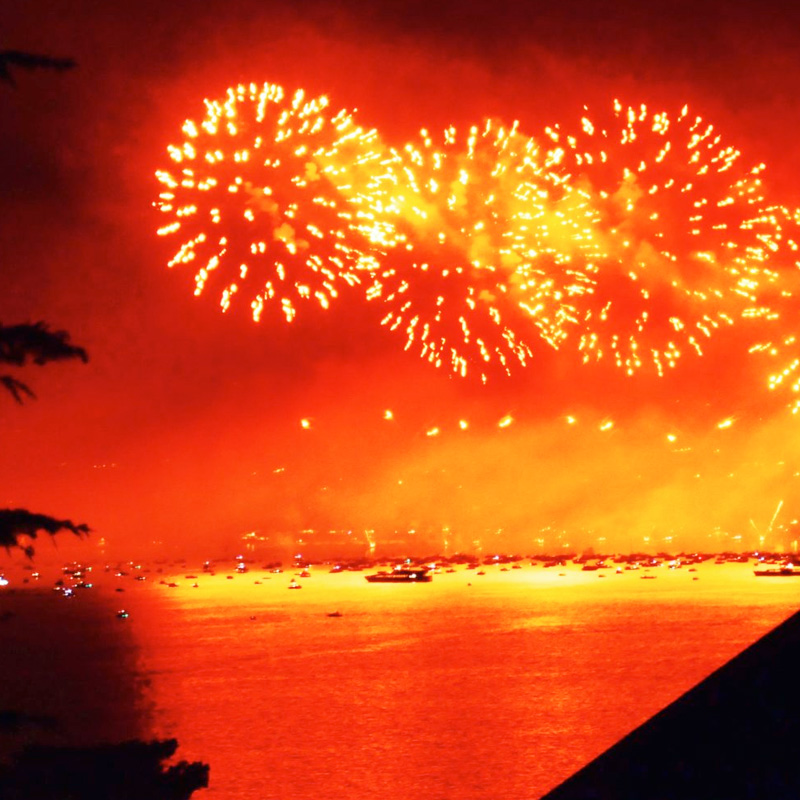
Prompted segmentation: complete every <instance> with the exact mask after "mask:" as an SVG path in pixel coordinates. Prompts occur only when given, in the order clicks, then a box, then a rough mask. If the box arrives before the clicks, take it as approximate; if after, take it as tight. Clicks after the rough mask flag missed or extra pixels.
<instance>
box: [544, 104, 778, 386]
mask: <svg viewBox="0 0 800 800" xmlns="http://www.w3.org/2000/svg"><path fill="white" fill-rule="evenodd" d="M546 139H547V140H548V148H549V149H548V152H547V155H546V157H545V158H544V165H545V169H546V170H547V171H548V173H549V174H550V175H551V177H552V181H553V183H552V185H553V189H552V191H551V195H550V197H549V199H548V203H549V213H548V214H546V215H545V220H546V221H548V222H552V221H554V224H551V226H550V227H549V229H547V230H546V231H544V233H541V234H539V235H540V237H541V239H542V240H544V241H549V242H552V247H553V248H554V249H557V250H558V251H559V252H560V253H561V258H562V261H566V262H569V261H571V262H573V263H574V264H576V265H578V266H577V267H576V268H577V269H578V271H579V272H580V274H582V275H584V276H585V277H586V279H587V284H588V285H589V286H590V290H589V291H586V292H583V293H582V296H581V297H580V298H579V300H580V302H578V303H577V306H578V313H577V315H576V318H575V322H576V323H577V325H578V326H579V329H580V334H579V337H578V338H579V349H580V350H581V352H582V353H583V358H584V360H585V361H588V360H592V359H599V358H602V357H604V356H610V357H611V358H612V359H613V361H614V362H615V363H616V365H617V366H619V367H621V368H623V369H625V370H626V371H627V372H628V373H631V374H632V373H633V372H635V371H637V370H638V369H640V368H642V367H644V366H646V365H647V364H648V363H649V364H650V365H652V366H654V367H655V369H656V370H657V371H658V373H659V374H663V372H664V370H665V368H669V367H674V366H676V364H677V363H678V360H679V359H680V358H681V356H682V355H683V353H684V352H691V353H695V354H697V355H702V353H703V344H704V342H705V341H706V340H707V339H708V338H710V337H711V336H712V335H713V334H715V333H716V332H717V331H719V330H720V329H723V328H726V327H728V326H731V325H733V324H734V323H735V322H736V321H737V320H738V319H742V318H754V317H764V318H769V317H770V316H772V314H773V311H772V309H770V308H769V307H768V306H767V305H765V297H766V296H767V295H768V294H769V293H770V291H771V288H770V287H772V286H774V284H775V283H776V281H777V279H778V275H777V273H776V272H775V271H774V269H773V267H772V263H771V260H772V256H773V254H774V253H775V251H776V250H777V249H778V244H777V243H778V240H779V238H780V236H779V232H778V230H777V228H776V226H775V221H774V217H773V216H772V215H770V214H769V213H768V212H767V209H768V208H769V206H768V203H767V202H766V200H765V197H764V191H763V185H762V177H761V174H762V172H763V170H764V165H763V164H758V165H756V166H755V167H753V168H751V169H746V168H744V167H743V166H742V164H741V160H740V157H741V154H740V152H739V151H738V150H736V149H735V148H733V147H731V146H729V145H724V144H723V143H722V137H721V136H720V135H719V134H718V133H717V132H716V131H715V130H714V128H713V126H712V125H710V124H708V123H706V122H704V121H703V120H702V119H701V118H700V117H696V116H692V115H690V114H689V111H688V108H686V107H684V108H683V109H682V110H681V111H680V112H679V113H678V114H677V115H675V116H674V117H670V116H669V115H668V114H666V113H651V112H650V111H648V109H647V107H646V106H644V105H642V106H639V107H625V106H623V105H621V104H620V103H619V102H615V103H614V105H613V109H612V110H611V113H610V114H608V115H606V116H605V117H603V118H602V120H600V121H593V120H590V119H589V118H588V117H586V116H585V117H583V119H582V120H581V126H580V129H579V130H578V131H576V132H575V133H566V132H564V131H562V130H561V129H560V128H559V127H554V128H547V129H546Z"/></svg>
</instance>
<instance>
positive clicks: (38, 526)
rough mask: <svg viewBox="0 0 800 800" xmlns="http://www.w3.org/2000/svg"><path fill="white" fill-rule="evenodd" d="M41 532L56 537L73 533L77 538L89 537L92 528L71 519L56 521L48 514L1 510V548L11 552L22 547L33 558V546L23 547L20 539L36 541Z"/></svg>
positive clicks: (19, 509) (12, 509)
mask: <svg viewBox="0 0 800 800" xmlns="http://www.w3.org/2000/svg"><path fill="white" fill-rule="evenodd" d="M39 531H44V532H45V533H49V534H50V536H55V535H56V534H57V533H58V532H59V531H72V533H74V534H75V535H76V536H88V534H89V533H90V528H89V526H88V525H86V524H85V523H81V524H76V523H74V522H73V521H72V520H70V519H56V518H55V517H51V516H48V515H47V514H36V513H34V512H33V511H28V510H27V509H25V508H0V547H5V549H6V550H10V549H11V548H12V547H22V549H23V550H24V552H25V555H26V556H28V558H32V557H33V545H30V544H29V545H26V546H25V547H23V546H22V545H21V544H20V537H21V536H27V537H28V538H29V539H35V538H36V536H37V534H38V533H39Z"/></svg>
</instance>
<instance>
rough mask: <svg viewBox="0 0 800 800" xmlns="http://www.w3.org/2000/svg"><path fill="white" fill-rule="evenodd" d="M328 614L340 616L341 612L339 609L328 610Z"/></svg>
mask: <svg viewBox="0 0 800 800" xmlns="http://www.w3.org/2000/svg"><path fill="white" fill-rule="evenodd" d="M328 616H329V617H341V616H342V612H341V611H329V612H328Z"/></svg>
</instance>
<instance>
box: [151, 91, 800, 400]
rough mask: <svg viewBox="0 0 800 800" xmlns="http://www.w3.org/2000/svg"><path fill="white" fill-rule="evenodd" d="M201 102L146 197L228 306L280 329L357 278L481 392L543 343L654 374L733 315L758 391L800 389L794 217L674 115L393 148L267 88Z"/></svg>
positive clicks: (390, 323)
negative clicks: (757, 363) (239, 303)
mask: <svg viewBox="0 0 800 800" xmlns="http://www.w3.org/2000/svg"><path fill="white" fill-rule="evenodd" d="M205 105H206V114H205V117H204V119H203V120H202V121H201V122H199V123H195V122H194V121H191V120H189V121H187V122H186V123H185V124H184V126H183V133H184V135H185V138H184V140H183V142H182V144H180V145H170V146H169V147H168V153H169V156H170V158H171V161H172V165H171V167H170V168H169V169H165V170H159V171H158V172H157V173H156V174H157V177H158V180H159V182H160V184H161V193H160V195H159V198H158V201H157V202H156V206H157V207H158V208H159V210H160V211H161V212H162V214H164V215H166V217H167V222H166V223H165V224H164V225H162V227H161V228H160V229H159V234H161V235H164V236H178V237H179V238H180V239H181V243H180V245H179V247H178V249H177V252H175V254H174V255H173V256H172V258H171V259H170V261H169V265H170V266H176V265H182V264H189V263H192V262H196V264H197V265H198V266H197V270H196V274H195V294H200V293H201V292H203V291H204V289H205V288H206V285H207V284H210V283H212V282H216V283H217V285H218V287H219V290H220V291H221V305H222V308H223V310H227V309H228V308H229V307H230V306H231V305H232V304H233V303H234V302H235V300H236V297H237V294H239V293H243V292H244V291H245V290H246V291H247V292H248V293H249V299H250V309H251V313H252V315H253V318H254V319H255V320H256V321H258V320H259V319H260V318H261V316H262V314H263V313H264V311H265V309H266V308H267V304H268V303H269V302H270V301H273V302H275V303H277V304H278V305H279V307H280V309H281V311H282V312H283V315H284V317H285V319H286V321H288V322H291V321H292V320H293V319H294V317H295V315H296V313H297V308H298V305H299V304H300V303H301V302H305V301H316V303H317V304H318V305H320V306H322V307H323V308H328V306H329V305H330V304H331V302H332V301H333V300H334V299H335V298H336V297H337V296H338V294H339V292H340V290H341V289H342V287H347V288H354V287H360V290H361V292H362V293H363V297H364V298H365V299H366V300H367V301H369V302H371V303H373V304H376V305H378V306H380V307H381V308H382V310H383V311H384V313H382V314H381V315H380V321H381V323H382V324H383V325H384V326H385V327H386V328H388V329H390V330H391V331H396V332H397V333H399V334H400V335H401V336H402V337H403V340H404V347H405V349H407V350H414V351H417V352H418V353H419V354H420V355H421V356H422V357H423V358H424V359H426V360H427V361H429V362H431V363H432V364H434V365H435V366H437V367H441V368H444V369H449V370H452V371H453V372H454V373H456V374H458V375H461V376H466V375H467V374H468V373H472V374H477V375H478V376H479V377H480V378H481V380H483V381H486V380H487V378H488V376H489V374H490V372H491V371H492V370H494V371H496V372H499V373H501V374H510V373H511V371H512V369H513V368H515V367H525V366H529V365H531V364H532V363H534V362H535V361H536V352H537V348H551V349H559V350H563V351H567V352H570V351H572V352H577V353H578V354H579V360H582V361H583V362H585V363H588V362H593V361H599V360H604V361H606V362H610V363H611V364H613V365H615V366H616V367H618V368H620V369H622V370H624V371H625V372H626V373H627V374H629V375H633V374H635V373H637V372H639V371H651V372H655V373H656V374H658V375H663V374H665V372H666V370H668V369H670V368H674V367H676V366H677V365H678V364H679V363H680V361H681V359H682V358H684V357H685V356H686V355H687V354H688V355H691V356H694V357H698V356H702V355H703V354H704V352H705V350H706V347H707V343H708V341H709V340H710V339H711V338H712V337H714V336H717V335H721V334H722V333H723V332H725V331H727V330H728V329H730V328H731V327H733V326H735V325H738V324H739V323H742V322H743V323H744V324H745V325H747V326H750V329H752V331H753V338H754V339H755V341H754V343H753V344H752V346H751V347H750V352H752V353H766V354H767V355H768V356H769V357H770V358H771V359H772V362H771V366H770V371H771V377H770V379H769V385H770V387H771V388H777V387H779V386H790V388H791V390H792V391H793V392H794V393H796V394H798V395H800V353H798V350H797V347H796V336H795V334H794V331H787V330H786V325H785V322H786V320H787V319H791V318H792V316H793V314H794V313H795V301H794V296H795V284H796V282H797V274H798V265H800V262H799V261H798V256H797V251H798V243H799V242H800V231H798V226H799V225H800V215H799V214H798V212H796V211H793V210H791V209H788V208H786V207H784V206H781V205H779V204H776V203H775V202H774V201H772V200H771V199H769V198H768V197H767V192H766V190H765V187H764V183H763V173H764V170H765V166H764V164H762V163H759V164H755V165H754V166H747V165H746V164H745V162H744V159H743V157H742V154H741V153H740V151H739V150H737V149H736V148H735V147H733V146H731V145H729V144H727V143H725V142H724V141H723V138H722V136H721V135H720V134H719V133H718V132H717V131H716V129H715V128H714V127H713V126H712V125H711V124H709V123H707V122H706V121H704V120H703V119H702V118H701V117H699V116H695V115H693V114H690V113H689V110H688V108H687V107H684V108H682V109H680V110H679V111H678V113H677V114H674V115H669V114H667V113H665V112H657V113H656V112H653V111H651V110H649V109H648V108H647V107H646V106H645V105H640V106H625V105H623V104H622V103H620V102H618V101H615V102H614V103H613V104H612V105H610V107H609V108H608V109H606V111H605V112H604V113H601V114H600V115H599V116H597V117H595V118H590V117H589V112H588V110H586V109H584V111H585V114H584V116H583V117H582V118H581V120H580V123H579V124H578V125H576V126H575V129H574V130H571V129H567V128H562V127H561V126H559V125H554V126H551V127H547V128H546V129H545V130H544V131H543V133H542V135H541V136H539V137H530V136H526V135H524V134H523V133H521V132H520V131H519V129H518V126H517V124H516V123H515V124H513V125H510V126H509V125H502V124H500V123H498V122H497V121H494V120H488V121H485V122H484V123H483V124H481V125H474V126H472V127H469V128H466V129H464V130H461V131H459V130H457V129H455V128H452V127H451V128H448V129H447V130H445V131H444V133H443V135H441V136H437V135H434V134H431V133H430V132H429V131H428V130H425V129H423V130H422V131H421V134H420V136H419V137H418V139H417V140H415V141H414V142H410V143H407V144H405V145H404V146H401V147H393V146H387V145H385V144H384V143H383V141H382V140H381V138H380V137H379V136H378V134H377V132H376V131H374V130H365V129H363V128H361V127H360V126H358V125H357V124H356V122H355V120H354V116H353V114H352V113H349V112H347V111H344V110H342V111H339V112H336V113H334V112H332V111H330V110H329V103H328V100H327V98H325V97H317V98H311V99H308V98H306V96H305V94H304V93H303V92H302V91H298V92H296V93H295V94H294V95H293V96H291V97H289V96H287V95H285V94H284V92H283V90H282V89H281V87H279V86H276V85H273V84H261V85H257V84H249V85H239V86H237V87H234V88H231V89H229V90H228V92H227V95H226V97H225V99H224V100H218V101H209V100H207V101H206V103H205ZM776 365H777V366H776ZM795 409H796V410H800V401H798V402H797V403H796V404H795Z"/></svg>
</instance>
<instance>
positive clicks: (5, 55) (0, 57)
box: [0, 50, 78, 86]
mask: <svg viewBox="0 0 800 800" xmlns="http://www.w3.org/2000/svg"><path fill="white" fill-rule="evenodd" d="M77 66H78V64H77V62H75V61H73V60H72V59H71V58H52V57H51V56H43V55H38V54H36V53H23V52H22V51H20V50H0V80H2V81H5V82H6V83H10V84H11V85H12V86H16V85H17V84H16V83H15V81H14V76H13V75H12V73H11V68H12V67H18V68H20V69H27V70H31V69H54V70H58V71H59V72H63V71H64V70H66V69H73V68H74V67H77Z"/></svg>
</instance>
